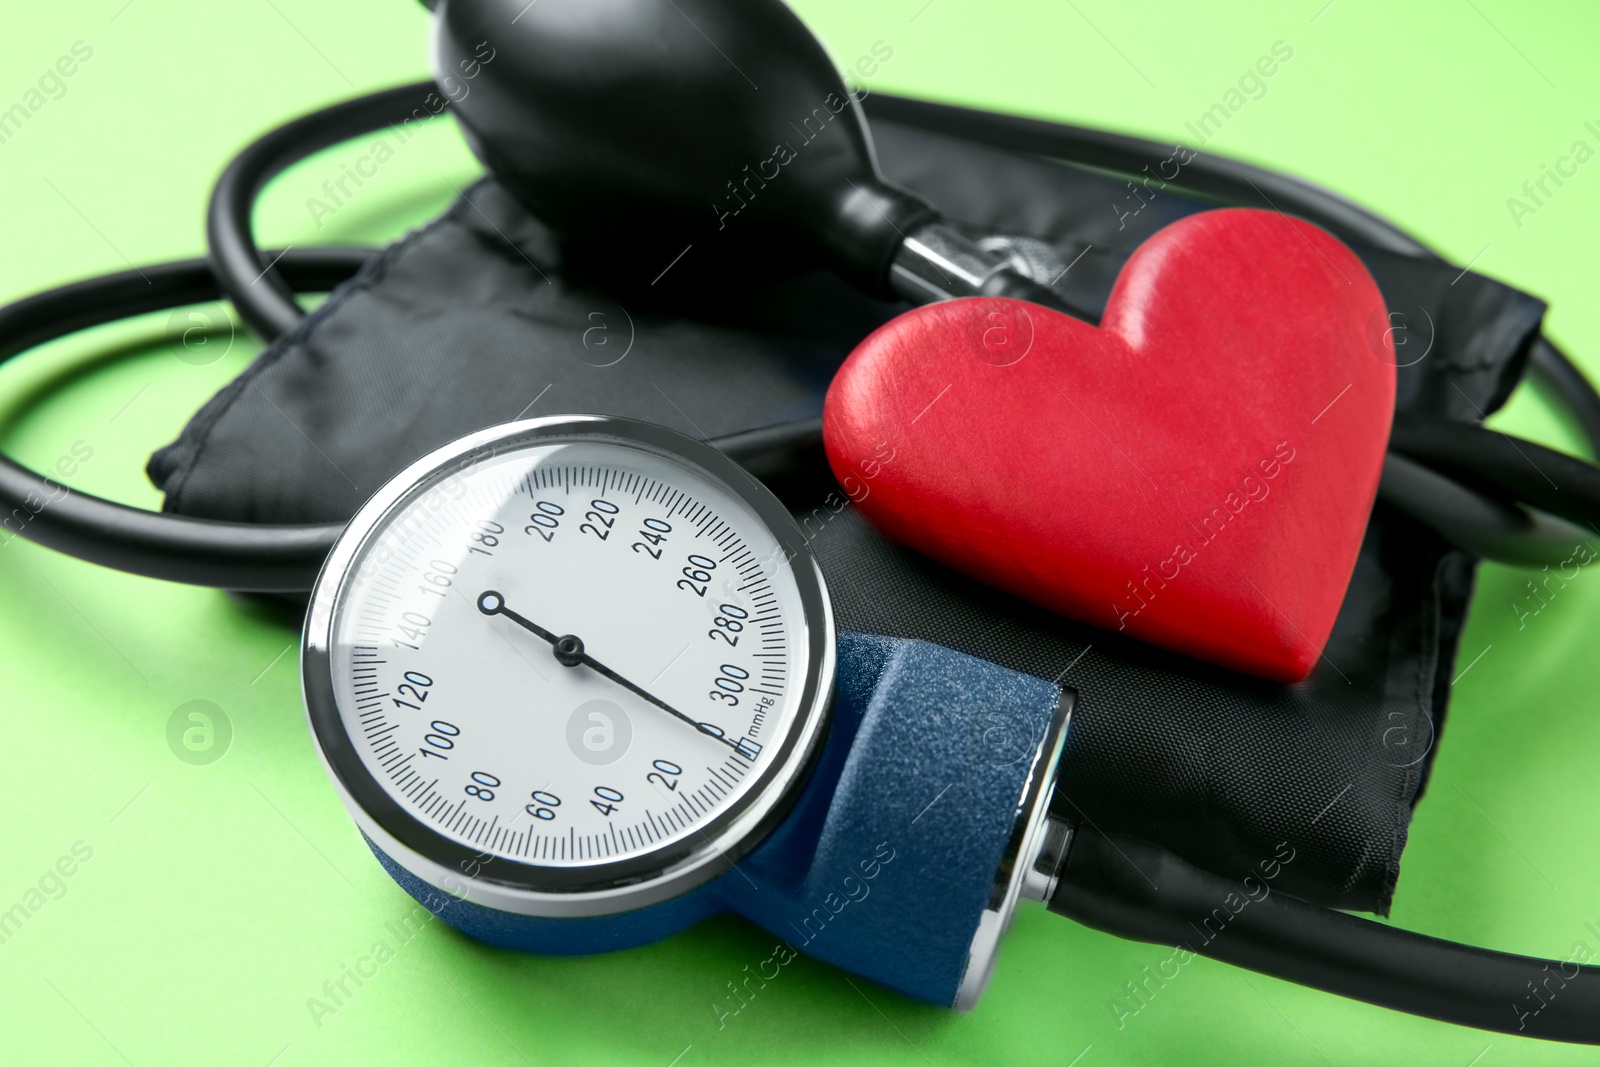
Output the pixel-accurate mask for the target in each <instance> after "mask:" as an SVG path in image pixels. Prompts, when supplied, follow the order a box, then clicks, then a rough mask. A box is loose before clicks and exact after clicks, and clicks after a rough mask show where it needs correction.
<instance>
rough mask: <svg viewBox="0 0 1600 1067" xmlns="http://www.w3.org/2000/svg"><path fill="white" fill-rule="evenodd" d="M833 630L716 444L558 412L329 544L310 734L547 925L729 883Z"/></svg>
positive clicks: (395, 495) (381, 809)
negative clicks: (723, 877) (722, 879)
mask: <svg viewBox="0 0 1600 1067" xmlns="http://www.w3.org/2000/svg"><path fill="white" fill-rule="evenodd" d="M834 648H835V637H834V633H833V622H832V617H831V614H830V609H829V605H828V599H827V596H826V593H825V591H824V587H823V581H822V576H821V572H820V571H819V569H818V567H817V565H816V563H815V561H814V560H813V558H812V556H811V554H810V552H809V551H808V550H807V547H806V543H805V538H804V536H803V534H802V533H801V531H800V530H799V528H798V527H797V526H796V524H795V523H794V521H793V519H791V518H790V516H789V514H788V512H787V511H786V510H785V509H784V508H783V506H782V505H781V504H780V503H779V502H778V501H777V499H776V498H775V497H773V496H772V494H771V493H770V492H769V491H768V490H767V489H766V488H765V487H764V486H762V485H760V484H759V483H758V482H757V481H755V480H754V479H753V478H752V477H751V476H750V475H749V474H747V473H746V472H745V471H744V470H743V469H742V468H740V467H739V466H738V465H737V464H736V463H734V462H733V461H732V460H730V459H728V458H727V457H726V456H724V455H723V454H722V453H721V452H719V451H717V450H716V449H715V448H712V447H710V446H708V445H705V444H702V443H699V442H696V441H693V440H691V439H689V438H687V437H684V436H682V435H680V434H677V433H674V432H672V431H670V430H666V429H663V428H660V427H657V426H652V425H649V424H645V423H639V422H633V421H629V420H624V419H615V418H606V417H598V416H563V417H558V418H552V419H537V420H532V421H525V422H518V423H513V424H510V425H507V426H502V427H497V428H494V429H490V430H486V431H483V432H480V433H478V434H475V435H473V436H471V437H468V438H465V439H463V440H461V441H458V442H456V443H454V444H452V445H449V446H447V447H445V448H443V449H440V450H439V451H437V452H434V453H433V454H431V455H429V456H427V457H425V458H423V459H422V460H420V461H418V462H417V463H415V464H414V465H412V466H411V467H410V468H408V469H407V470H406V471H404V472H403V473H401V474H400V475H398V476H396V477H395V478H394V479H393V480H392V481H391V482H390V483H389V484H388V486H387V487H385V488H384V489H383V490H381V491H380V492H379V493H378V494H377V496H376V497H374V498H373V499H372V500H371V501H370V502H368V503H367V505H366V506H365V507H363V508H362V510H361V511H360V513H359V514H357V515H356V517H355V518H354V520H353V521H352V522H351V523H350V525H349V527H348V529H347V530H346V531H345V533H344V535H343V536H342V537H341V539H340V540H339V542H338V544H337V545H336V546H335V548H334V550H333V552H332V554H331V555H330V557H329V559H328V563H327V565H326V567H325V569H324V571H323V573H322V576H321V578H320V580H319V582H318V584H317V587H316V590H315V592H314V593H313V596H312V602H311V607H310V612H309V614H308V616H307V621H306V638H305V651H304V658H303V664H302V667H303V675H302V676H303V683H304V688H305V698H306V706H307V710H308V714H309V717H310V721H311V727H312V731H313V735H314V736H315V738H316V741H317V744H318V746H319V748H320V750H321V754H322V757H323V760H324V763H325V765H326V766H327V768H328V771H329V773H330V774H331V776H332V778H333V780H334V782H335V784H336V785H337V787H338V789H339V791H340V792H341V794H342V797H343V799H344V802H345V804H346V806H347V807H348V808H349V810H350V813H351V815H352V816H353V817H354V818H355V820H356V822H357V823H358V824H359V826H360V828H361V830H362V831H363V832H364V833H365V834H366V835H367V837H368V838H369V840H371V841H372V842H373V843H374V845H376V846H377V847H378V848H379V849H380V850H381V851H382V853H383V854H385V855H386V856H388V857H389V858H391V859H392V860H393V861H394V862H395V863H398V864H399V865H400V866H401V867H403V868H404V869H405V870H406V871H408V872H409V873H410V874H411V875H413V876H415V877H416V878H418V879H420V880H421V881H422V882H424V883H427V884H428V885H431V886H434V887H435V888H438V889H440V890H443V891H446V892H450V893H452V894H454V895H458V896H460V895H466V894H467V893H469V892H470V895H471V898H472V899H473V900H474V901H475V902H477V903H480V904H484V905H486V906H489V907H492V908H496V909H499V910H501V911H509V912H513V913H517V914H522V915H533V916H549V917H552V918H560V917H575V916H595V915H608V914H613V913H617V912H621V911H627V910H630V909H635V908H639V907H642V906H645V905H648V904H651V903H654V902H657V901H660V900H664V899H666V898H668V897H671V896H674V895H677V894H680V893H682V892H684V891H685V890H687V889H689V888H691V887H693V886H695V885H697V884H699V883H701V882H704V881H706V880H707V879H710V878H712V877H713V876H714V875H716V874H718V873H720V872H722V871H724V870H727V869H728V866H729V865H730V864H731V863H732V862H734V861H736V860H737V859H738V858H739V857H740V856H741V855H743V854H744V853H745V852H747V851H748V850H749V849H750V848H751V847H753V846H754V845H755V844H756V843H758V842H759V841H760V840H761V839H762V837H763V836H764V835H765V834H766V832H767V831H768V830H769V829H770V828H771V827H772V826H773V825H775V824H776V823H777V822H778V821H779V820H780V819H781V818H782V816H783V815H784V813H785V812H786V810H787V806H788V804H789V803H790V802H792V800H793V798H794V795H795V793H796V791H797V788H798V786H799V784H800V783H801V781H802V779H803V778H804V776H805V774H806V772H807V769H808V766H809V764H810V762H811V761H812V759H813V757H814V756H815V754H816V752H817V750H818V748H819V739H820V738H821V737H822V735H823V732H824V727H825V726H826V723H827V716H828V700H829V696H830V693H831V690H832V680H833V670H834V655H835V651H834Z"/></svg>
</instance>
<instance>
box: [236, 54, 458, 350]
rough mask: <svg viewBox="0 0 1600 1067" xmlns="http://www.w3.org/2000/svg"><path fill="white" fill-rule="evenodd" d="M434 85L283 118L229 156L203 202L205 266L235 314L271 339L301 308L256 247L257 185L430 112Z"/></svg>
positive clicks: (406, 87) (275, 268)
mask: <svg viewBox="0 0 1600 1067" xmlns="http://www.w3.org/2000/svg"><path fill="white" fill-rule="evenodd" d="M437 92H438V90H437V89H436V88H435V87H434V84H433V83H432V82H413V83H411V84H409V85H397V86H395V87H394V88H392V89H384V90H382V91H380V92H376V93H369V94H367V95H365V96H357V97H354V98H352V99H350V100H344V101H341V102H339V103H337V104H334V105H332V106H331V107H325V108H322V109H320V110H318V111H313V112H311V113H310V114H307V115H302V116H300V117H299V118H297V119H294V120H292V121H290V122H287V123H284V124H283V125H282V126H279V127H277V128H276V129H274V130H271V131H270V132H268V133H267V134H266V135H265V136H263V137H261V138H259V139H258V140H256V141H253V142H251V143H250V144H249V145H248V146H247V147H246V148H245V149H244V151H242V152H240V153H239V154H238V155H237V156H235V157H234V159H233V161H232V162H231V163H229V164H228V166H227V169H225V170H224V171H223V172H222V176H221V177H220V178H218V179H217V184H216V186H215V187H213V188H212V190H211V202H210V204H209V206H208V207H207V209H206V246H207V249H208V255H209V258H210V260H211V267H212V269H213V270H214V271H215V272H216V276H217V278H218V279H219V281H220V282H221V285H222V291H223V292H224V293H225V294H227V297H228V299H229V300H231V301H233V306H234V307H235V308H237V309H238V311H239V317H240V318H242V319H244V321H245V323H246V324H248V325H249V327H250V328H251V329H252V330H254V331H255V332H256V333H257V334H259V335H260V336H261V338H262V339H263V340H266V341H272V340H274V339H276V338H278V337H280V336H282V335H283V334H286V333H288V332H289V331H290V330H292V329H294V328H295V326H296V325H298V324H299V322H300V319H301V318H302V317H303V316H304V312H303V311H301V309H300V306H299V305H298V304H296V303H295V300H294V289H295V286H293V285H291V284H290V283H289V282H288V281H287V279H286V278H285V277H284V275H283V273H280V271H279V270H278V267H279V266H281V264H278V263H276V262H275V258H274V257H273V256H271V255H263V254H262V252H261V250H260V249H259V248H257V247H256V241H255V236H254V231H253V228H252V225H251V213H252V212H253V211H254V209H255V203H256V198H257V197H258V196H260V194H261V190H262V189H263V188H264V187H265V186H266V184H267V182H269V181H271V180H272V179H273V178H274V177H275V176H277V175H278V174H280V173H282V172H283V171H284V170H286V169H287V168H288V167H290V166H291V165H293V164H294V163H297V162H299V161H300V160H302V159H304V158H306V157H307V156H309V155H312V154H313V153H315V152H320V151H322V150H323V149H324V148H331V147H332V146H333V145H336V144H338V143H340V142H341V141H346V140H349V139H350V138H352V137H356V136H359V135H360V134H363V133H370V132H372V131H374V130H379V129H382V128H383V127H385V126H391V125H393V124H394V123H396V122H405V121H408V120H409V119H411V118H413V117H418V118H426V117H431V116H432V115H434V114H436V112H434V111H433V110H432V109H430V108H429V107H428V106H427V100H428V98H429V95H430V94H434V95H435V96H436V94H437ZM439 99H442V98H439Z"/></svg>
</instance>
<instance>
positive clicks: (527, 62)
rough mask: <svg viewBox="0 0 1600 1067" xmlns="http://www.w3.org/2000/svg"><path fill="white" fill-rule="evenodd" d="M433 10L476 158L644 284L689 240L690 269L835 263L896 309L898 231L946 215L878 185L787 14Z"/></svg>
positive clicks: (859, 122) (525, 0)
mask: <svg viewBox="0 0 1600 1067" xmlns="http://www.w3.org/2000/svg"><path fill="white" fill-rule="evenodd" d="M436 11H437V21H438V26H437V40H436V45H435V47H436V68H435V69H436V74H437V75H438V77H439V79H440V81H441V84H442V85H443V87H444V88H445V89H446V90H447V92H448V94H449V95H451V96H452V99H453V100H454V105H453V110H454V113H455V115H456V117H457V119H458V120H459V121H460V124H461V127H462V129H463V131H464V132H465V134H466V137H467V141H468V143H469V144H470V145H471V147H472V150H473V151H474V152H475V153H476V154H477V155H478V158H479V159H480V160H482V161H483V163H484V165H485V166H486V167H487V168H488V169H489V170H490V172H491V173H493V175H494V176H495V178H496V179H497V180H498V181H499V182H500V183H501V184H502V185H503V186H504V187H505V188H506V189H507V190H508V191H509V192H510V193H511V194H512V195H513V196H515V197H516V198H517V199H518V201H520V202H521V203H522V204H523V205H524V206H525V207H527V208H528V209H529V210H530V211H531V212H533V214H534V215H535V216H537V217H538V218H539V219H540V220H541V221H543V222H545V223H546V224H547V225H549V226H551V227H553V228H554V229H555V230H556V231H557V232H558V233H559V234H560V235H562V236H563V237H565V238H568V239H576V240H582V241H590V242H596V241H598V242H601V243H602V244H605V245H607V246H608V247H609V248H611V249H613V250H614V252H613V253H611V258H613V259H615V260H618V261H619V262H618V263H616V264H615V265H616V266H617V267H618V268H619V270H623V271H625V272H627V273H629V274H631V276H632V277H633V278H635V279H642V280H643V281H644V282H649V281H650V278H651V276H652V275H655V274H657V273H658V272H660V271H661V270H663V268H665V267H667V266H668V264H667V263H666V262H661V261H659V260H660V258H661V257H662V256H664V255H668V254H671V253H672V252H673V251H675V250H677V249H687V248H690V246H693V249H692V250H691V251H689V252H687V253H685V257H686V258H687V257H688V256H697V257H718V256H726V255H727V254H728V252H729V251H730V250H738V260H739V263H740V264H741V269H742V270H744V271H752V270H753V271H764V270H765V271H769V272H788V271H792V270H794V269H796V268H800V267H807V266H824V267H828V268H831V269H833V270H835V271H837V272H839V273H840V274H842V275H844V276H845V277H846V278H848V279H849V280H851V281H852V282H854V283H855V284H857V285H859V286H861V287H863V288H865V289H867V290H868V291H869V292H872V293H874V294H878V295H887V294H888V293H889V291H890V290H889V286H888V277H887V276H888V269H889V264H890V260H891V259H892V258H893V256H894V255H895V253H896V251H897V249H898V248H899V245H900V242H901V241H902V239H903V235H904V234H906V233H909V232H911V230H912V229H913V228H915V227H916V226H918V225H920V224H922V223H924V222H928V221H932V220H934V219H936V218H937V217H938V215H937V212H935V211H934V209H933V208H932V207H930V206H929V205H928V204H927V203H925V202H924V201H922V200H920V199H918V198H917V197H915V196H913V195H912V194H910V193H908V192H906V191H904V190H902V189H899V188H897V187H895V186H893V185H891V184H890V183H889V182H887V181H886V180H885V179H884V178H883V176H882V174H881V173H879V171H878V166H877V160H876V158H875V156H874V154H873V149H872V140H871V136H870V134H869V133H868V131H867V125H866V120H865V118H864V116H863V114H862V112H861V108H860V105H859V104H858V103H857V102H856V100H855V99H854V97H853V96H852V95H851V92H850V90H849V89H848V88H847V87H846V86H845V84H844V82H843V80H842V79H841V78H840V76H839V73H838V71H837V70H836V69H835V68H834V65H833V63H832V61H831V60H830V59H829V58H828V55H827V53H826V52H825V51H824V49H823V47H822V45H821V44H820V43H819V42H818V41H817V39H816V38H815V37H813V36H812V35H811V33H810V31H809V30H807V29H806V27H805V26H804V24H802V23H801V21H800V20H799V18H797V17H796V16H795V15H794V13H793V12H792V11H790V10H789V9H788V8H787V7H786V6H784V4H782V3H781V2H779V0H533V2H531V3H530V2H529V0H440V2H439V3H438V5H437V8H436ZM468 72H470V73H471V74H472V77H470V78H467V77H465V76H464V74H465V73H468ZM452 87H454V91H452ZM630 260H637V262H632V261H630Z"/></svg>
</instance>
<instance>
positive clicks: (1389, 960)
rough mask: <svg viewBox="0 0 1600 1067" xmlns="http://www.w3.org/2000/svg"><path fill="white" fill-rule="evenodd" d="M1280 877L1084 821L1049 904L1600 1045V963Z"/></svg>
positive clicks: (1449, 1011) (1471, 1018)
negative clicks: (1462, 940)
mask: <svg viewBox="0 0 1600 1067" xmlns="http://www.w3.org/2000/svg"><path fill="white" fill-rule="evenodd" d="M1287 846H1288V848H1289V850H1290V851H1289V852H1288V853H1286V854H1287V855H1290V856H1291V859H1290V860H1289V861H1288V862H1292V850H1293V843H1292V842H1289V843H1287ZM1271 862H1278V861H1277V860H1274V861H1271ZM1269 872H1271V873H1270V875H1269ZM1275 874H1276V871H1275V869H1274V868H1273V867H1271V866H1270V865H1266V866H1264V868H1263V870H1262V871H1260V872H1259V874H1258V875H1253V876H1251V877H1250V878H1246V879H1232V878H1224V877H1222V876H1221V875H1216V874H1211V873H1210V872H1208V871H1203V870H1201V869H1200V868H1198V867H1195V866H1193V865H1192V864H1190V863H1187V862H1185V861H1184V860H1181V859H1179V858H1177V857H1176V856H1174V855H1172V853H1170V852H1167V851H1166V850H1165V849H1162V848H1159V847H1158V846H1155V845H1151V844H1149V843H1148V842H1145V841H1141V840H1139V839H1137V838H1132V837H1125V836H1122V835H1118V834H1110V835H1108V834H1102V833H1100V832H1098V831H1096V830H1093V829H1092V828H1086V827H1082V826H1080V827H1079V828H1078V829H1077V830H1076V831H1075V832H1074V837H1073V841H1072V845H1071V849H1070V850H1069V852H1068V855H1067V858H1066V861H1065V863H1064V864H1063V866H1062V869H1061V871H1060V872H1059V882H1058V885H1057V887H1056V890H1055V893H1054V895H1053V896H1052V897H1051V898H1050V900H1049V907H1050V910H1051V911H1053V912H1055V913H1056V914H1058V915H1064V916H1066V917H1068V918H1070V919H1073V920H1074V921H1076V922H1080V923H1083V924H1084V925H1086V926H1091V927H1094V928H1095V929H1097V930H1103V931H1105V932H1107V933H1111V934H1116V935H1117V936H1118V937H1125V938H1129V939H1131V940H1134V941H1147V942H1151V943H1154V944H1159V945H1168V946H1173V947H1174V948H1182V949H1185V950H1187V951H1188V952H1191V953H1194V954H1196V955H1200V956H1209V957H1210V958H1212V959H1217V960H1222V961H1223V962H1225V963H1231V964H1234V965H1236V966H1239V967H1246V968H1249V969H1250V970H1252V971H1258V972H1260V973H1262V974H1270V975H1272V976H1273V977H1275V978H1282V979H1285V980H1286V981H1290V982H1297V983H1299V984H1300V985H1304V986H1310V987H1311V988H1313V989H1320V990H1323V991H1324V992H1328V993H1337V994H1338V995H1340V996H1344V997H1350V998H1351V999H1353V1000H1360V1001H1365V1002H1366V1003H1368V1004H1377V1005H1380V1006H1382V1007H1385V1008H1392V1009H1394V1010H1395V1011H1403V1012H1409V1013H1410V1014H1412V1015H1423V1016H1426V1017H1428V1018H1430V1019H1438V1020H1440V1021H1442V1022H1447V1023H1455V1024H1457V1025H1460V1026H1472V1027H1476V1028H1478V1029H1480V1030H1493V1031H1498V1032H1500V1033H1503V1034H1518V1035H1521V1036H1523V1037H1534V1038H1541V1039H1544V1040H1547V1041H1573V1042H1581V1043H1584V1044H1600V967H1594V966H1586V965H1582V964H1579V963H1576V962H1569V961H1561V960H1546V959H1538V958H1536V957H1532V956H1518V955H1514V954H1512V953H1507V952H1496V951H1493V950H1491V949H1485V948H1477V947H1475V946H1472V945H1462V944H1457V943H1456V942H1454V941H1444V940H1441V939H1439V938H1435V937H1429V936H1427V935H1425V934H1417V933H1412V932H1411V931H1409V930H1401V929H1399V928H1397V927H1392V926H1385V925H1384V924H1382V923H1379V922H1374V921H1372V920H1370V919H1360V918H1357V917H1355V916H1353V915H1347V914H1345V913H1344V912H1339V911H1333V910H1331V909H1328V908H1323V907H1319V906H1317V905H1314V904H1307V903H1305V902H1304V901H1301V900H1296V899H1295V898H1293V897H1290V896H1288V895H1286V894H1283V893H1279V892H1276V891H1274V890H1273V889H1272V882H1271V877H1272V876H1275ZM1167 977H1170V975H1168V976H1167ZM1161 980H1162V977H1161V976H1159V975H1158V976H1157V977H1156V979H1154V981H1155V982H1160V981H1161ZM1143 988H1144V989H1145V992H1146V993H1148V994H1149V995H1154V994H1155V992H1156V988H1152V987H1149V986H1146V987H1143ZM1130 1010H1131V1009H1130Z"/></svg>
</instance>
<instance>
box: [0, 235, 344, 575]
mask: <svg viewBox="0 0 1600 1067" xmlns="http://www.w3.org/2000/svg"><path fill="white" fill-rule="evenodd" d="M371 255H372V252H371V250H369V249H350V248H318V249H307V250H300V249H295V250H293V251H286V252H284V253H283V254H282V255H281V256H279V257H278V266H279V267H280V268H281V269H282V271H283V274H284V277H285V278H286V279H287V280H288V282H289V283H290V284H292V285H294V286H295V287H296V288H300V289H305V290H326V289H329V288H332V287H333V286H334V285H336V284H338V283H339V282H340V281H342V280H343V279H345V278H348V277H349V276H350V275H351V274H353V273H354V272H355V270H356V269H357V268H359V267H360V265H361V264H362V263H363V262H365V261H366V259H367V258H368V257H369V256H371ZM220 295H221V290H220V289H219V287H218V285H217V281H216V278H215V276H214V275H213V274H212V273H211V267H210V264H208V263H207V262H206V261H205V260H203V259H187V260H180V261H177V262H173V263H160V264H156V265H153V266H148V267H142V268H140V269H138V270H130V271H123V272H120V273H117V274H107V275H104V276H102V277H99V278H90V279H88V280H86V281H81V282H75V283H73V284H71V285H64V286H62V287H60V288H58V289H51V290H49V291H47V292H43V293H38V294H36V295H34V296H30V297H25V298H23V299H21V300H18V301H16V302H15V303H12V304H9V305H7V306H5V307H4V308H0V361H3V360H6V359H10V358H12V357H14V356H16V355H17V354H18V353H20V352H23V351H26V350H27V349H29V348H32V347H34V346H36V345H40V344H43V343H45V342H46V341H50V340H54V339H55V338H58V337H63V336H65V335H67V334H70V333H75V332H77V331H78V330H85V329H88V328H89V327H91V326H98V325H101V324H103V323H106V322H111V321H113V320H116V319H122V318H126V317H128V316H131V315H140V314H144V313H147V312H151V311H164V310H166V309H167V308H173V307H182V306H184V305H187V304H200V303H205V302H206V301H210V300H216V299H217V298H218V297H219V296H220ZM0 527H3V529H4V531H5V534H4V535H3V539H4V540H10V539H11V537H15V536H22V537H26V538H27V539H29V540H30V541H37V542H38V543H40V544H42V545H46V546H48V547H50V548H53V549H56V550H57V551H60V552H65V553H66V554H67V555H69V556H77V557H79V558H80V559H87V560H92V561H94V562H95V563H99V564H102V565H103V566H107V567H115V568H117V569H118V570H125V571H131V572H132V573H134V574H142V575H145V576H146V577H150V578H162V579H165V580H167V581H173V582H186V583H188V584H191V585H211V586H221V587H224V588H227V589H236V590H240V591H250V592H290V591H297V590H302V589H309V588H311V584H312V582H313V581H314V580H315V579H316V575H317V571H318V570H319V569H320V568H321V566H322V560H323V558H324V557H325V556H327V554H328V549H329V548H331V547H332V545H333V542H334V539H335V538H337V537H338V535H339V531H340V530H341V529H343V527H342V526H263V525H260V524H257V523H240V522H215V521H211V520H206V519H193V518H187V517H184V516H179V515H166V514H162V513H160V512H155V511H146V510H144V509H143V508H133V507H128V506H127V505H125V504H118V503H116V502H114V501H110V500H104V499H102V498H100V497H96V496H91V495H90V494H88V493H80V492H77V491H75V490H72V489H70V488H68V487H67V486H65V485H62V484H60V483H58V482H54V481H51V480H50V479H48V478H43V477H41V476H40V475H38V474H36V473H34V472H33V471H31V470H28V469H27V468H25V467H23V466H21V465H20V464H18V463H16V462H15V461H14V460H12V459H11V458H10V457H9V456H5V455H3V454H0Z"/></svg>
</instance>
